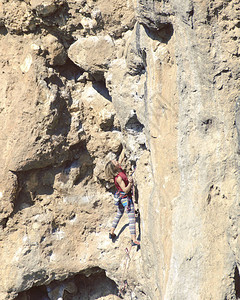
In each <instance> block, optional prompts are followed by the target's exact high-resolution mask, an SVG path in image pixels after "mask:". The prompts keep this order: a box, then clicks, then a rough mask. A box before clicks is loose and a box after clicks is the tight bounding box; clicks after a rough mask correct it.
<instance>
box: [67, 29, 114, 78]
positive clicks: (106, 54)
mask: <svg viewBox="0 0 240 300" xmlns="http://www.w3.org/2000/svg"><path fill="white" fill-rule="evenodd" d="M114 53H115V47H114V43H113V40H112V38H111V37H110V36H108V35H107V36H89V37H85V38H79V39H78V40H77V41H76V42H75V43H73V44H72V45H71V46H70V48H69V50H68V56H69V58H70V59H71V60H72V61H73V62H74V63H75V64H76V65H78V66H79V67H81V68H82V69H83V70H85V71H87V72H89V73H90V74H92V75H93V76H94V78H95V79H96V80H102V79H103V74H104V72H106V71H107V70H108V68H109V65H110V63H111V61H112V59H113V58H114Z"/></svg>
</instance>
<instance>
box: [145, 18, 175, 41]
mask: <svg viewBox="0 0 240 300" xmlns="http://www.w3.org/2000/svg"><path fill="white" fill-rule="evenodd" d="M143 26H144V28H145V31H146V34H147V35H148V36H149V37H150V38H151V39H152V40H157V41H159V42H161V43H164V44H167V43H168V42H169V41H170V39H171V37H172V35H173V32H174V30H173V25H172V24H170V23H169V24H166V26H164V27H163V28H162V29H160V30H154V29H150V28H148V27H147V26H146V25H143Z"/></svg>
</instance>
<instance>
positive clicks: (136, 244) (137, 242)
mask: <svg viewBox="0 0 240 300" xmlns="http://www.w3.org/2000/svg"><path fill="white" fill-rule="evenodd" d="M131 245H132V246H140V242H139V241H136V242H134V241H133V240H131Z"/></svg>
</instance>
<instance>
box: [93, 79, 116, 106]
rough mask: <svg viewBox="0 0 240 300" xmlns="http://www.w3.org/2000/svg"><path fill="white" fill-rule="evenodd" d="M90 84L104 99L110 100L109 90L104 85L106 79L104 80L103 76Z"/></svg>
mask: <svg viewBox="0 0 240 300" xmlns="http://www.w3.org/2000/svg"><path fill="white" fill-rule="evenodd" d="M92 86H93V88H94V89H95V90H96V91H97V92H98V93H99V94H100V95H102V96H103V97H104V98H105V99H107V100H108V101H110V102H112V97H111V95H110V94H109V90H108V88H107V86H106V81H105V79H104V78H103V80H101V81H94V82H93V85H92Z"/></svg>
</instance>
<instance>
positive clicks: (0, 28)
mask: <svg viewBox="0 0 240 300" xmlns="http://www.w3.org/2000/svg"><path fill="white" fill-rule="evenodd" d="M7 33H8V31H7V28H6V27H5V26H0V35H7Z"/></svg>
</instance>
